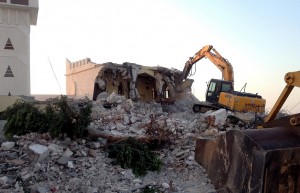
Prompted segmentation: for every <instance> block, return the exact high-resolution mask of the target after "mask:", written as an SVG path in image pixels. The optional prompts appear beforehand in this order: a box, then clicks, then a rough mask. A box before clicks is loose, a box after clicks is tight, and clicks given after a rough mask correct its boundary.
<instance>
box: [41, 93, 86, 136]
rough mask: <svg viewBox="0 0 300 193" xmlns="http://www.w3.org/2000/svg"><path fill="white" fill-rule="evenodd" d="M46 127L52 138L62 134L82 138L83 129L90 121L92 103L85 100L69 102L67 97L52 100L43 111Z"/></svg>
mask: <svg viewBox="0 0 300 193" xmlns="http://www.w3.org/2000/svg"><path fill="white" fill-rule="evenodd" d="M45 112H46V118H47V122H46V124H47V127H48V130H49V132H50V134H51V136H53V137H58V136H59V135H60V134H62V133H66V134H67V136H69V137H71V138H73V137H82V136H83V131H84V129H85V128H86V127H87V126H88V125H89V123H90V121H91V117H90V114H91V112H92V102H91V101H90V100H89V99H87V98H85V99H82V100H81V101H79V102H77V101H71V100H69V99H68V97H67V96H61V98H55V99H53V100H52V101H51V102H50V103H49V104H48V105H47V106H46V109H45Z"/></svg>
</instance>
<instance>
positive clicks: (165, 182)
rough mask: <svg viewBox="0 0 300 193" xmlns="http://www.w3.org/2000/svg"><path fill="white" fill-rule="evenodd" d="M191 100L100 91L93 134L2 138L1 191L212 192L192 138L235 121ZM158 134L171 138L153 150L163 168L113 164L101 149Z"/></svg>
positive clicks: (223, 128) (222, 128)
mask: <svg viewBox="0 0 300 193" xmlns="http://www.w3.org/2000/svg"><path fill="white" fill-rule="evenodd" d="M195 100H197V99H195V98H194V97H193V96H191V97H187V99H185V100H179V101H176V102H175V103H174V104H172V105H163V104H158V103H154V102H153V103H141V102H133V101H131V100H130V99H126V98H124V97H122V96H118V95H116V94H114V93H113V94H111V95H108V94H107V93H101V94H100V95H99V96H98V98H97V100H96V101H94V102H93V111H92V120H93V121H92V122H91V124H90V125H89V127H88V131H89V133H90V135H93V134H94V136H93V138H85V139H74V140H71V139H70V138H68V137H66V136H65V137H63V138H62V139H59V140H58V139H53V138H51V136H50V135H49V134H48V133H44V134H37V133H30V134H27V135H24V136H15V137H14V140H12V141H6V140H3V141H2V143H1V151H0V171H1V174H0V192H3V193H6V192H7V193H8V192H20V193H21V192H31V193H50V192H61V193H63V192H66V193H67V192H78V193H79V192H83V193H98V192H99V193H100V192H101V193H102V192H105V193H110V192H115V193H121V192H124V193H126V192H142V190H143V188H146V187H155V188H157V189H158V190H159V191H160V192H195V193H196V192H203V193H204V192H205V193H207V192H215V190H214V187H213V186H212V184H211V183H210V180H209V179H208V177H207V175H206V172H205V170H204V169H203V168H202V167H201V166H200V165H199V164H197V163H196V162H195V160H194V155H195V152H194V145H195V144H194V143H195V138H196V137H197V136H199V135H201V136H209V135H216V134H220V133H222V132H225V131H226V130H228V129H235V128H239V126H238V125H232V124H229V123H227V122H226V120H219V123H218V124H215V123H216V122H214V121H211V122H209V121H208V120H209V118H208V117H209V115H210V114H211V113H212V112H207V113H206V114H200V113H199V114H195V113H193V112H192V105H193V103H194V102H196V101H195ZM225 119H226V117H225ZM153 129H154V131H153ZM162 133H164V134H167V136H166V135H165V136H164V137H170V139H171V140H170V142H171V143H169V144H168V145H166V146H165V147H164V148H161V149H159V150H157V151H156V152H157V153H158V154H159V157H160V158H161V160H162V161H163V163H164V165H163V169H162V171H160V172H148V173H147V174H146V176H143V177H136V176H134V175H133V173H132V170H131V169H123V168H121V167H120V166H118V165H114V160H112V159H110V158H108V156H107V152H106V151H105V150H104V147H105V146H107V145H109V143H111V142H112V141H113V140H112V139H115V138H117V139H119V137H121V138H124V137H129V136H133V137H141V136H145V137H147V136H149V135H150V137H155V134H157V136H158V137H162V136H161V135H160V134H162ZM108 136H109V137H108ZM171 137H173V138H171ZM164 139H165V138H164Z"/></svg>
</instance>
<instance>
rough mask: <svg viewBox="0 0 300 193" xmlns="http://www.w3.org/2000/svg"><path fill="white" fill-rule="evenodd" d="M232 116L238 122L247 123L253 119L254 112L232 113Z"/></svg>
mask: <svg viewBox="0 0 300 193" xmlns="http://www.w3.org/2000/svg"><path fill="white" fill-rule="evenodd" d="M234 116H235V117H237V118H239V119H240V120H242V121H244V122H247V123H249V122H250V121H251V120H253V119H255V112H247V113H242V112H234Z"/></svg>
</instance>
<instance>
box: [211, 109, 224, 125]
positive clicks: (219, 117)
mask: <svg viewBox="0 0 300 193" xmlns="http://www.w3.org/2000/svg"><path fill="white" fill-rule="evenodd" d="M226 119H227V112H226V109H219V110H217V111H214V112H212V113H210V114H209V115H208V116H207V122H208V124H209V125H213V126H218V125H225V123H226Z"/></svg>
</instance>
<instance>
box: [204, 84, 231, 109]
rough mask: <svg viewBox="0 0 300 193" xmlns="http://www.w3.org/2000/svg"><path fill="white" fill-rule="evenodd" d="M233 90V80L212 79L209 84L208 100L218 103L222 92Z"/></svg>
mask: <svg viewBox="0 0 300 193" xmlns="http://www.w3.org/2000/svg"><path fill="white" fill-rule="evenodd" d="M232 90H233V82H232V81H225V80H219V79H211V80H210V82H209V84H208V85H207V90H206V101H207V102H211V103H213V104H217V103H218V101H219V97H220V93H221V92H230V91H232Z"/></svg>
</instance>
